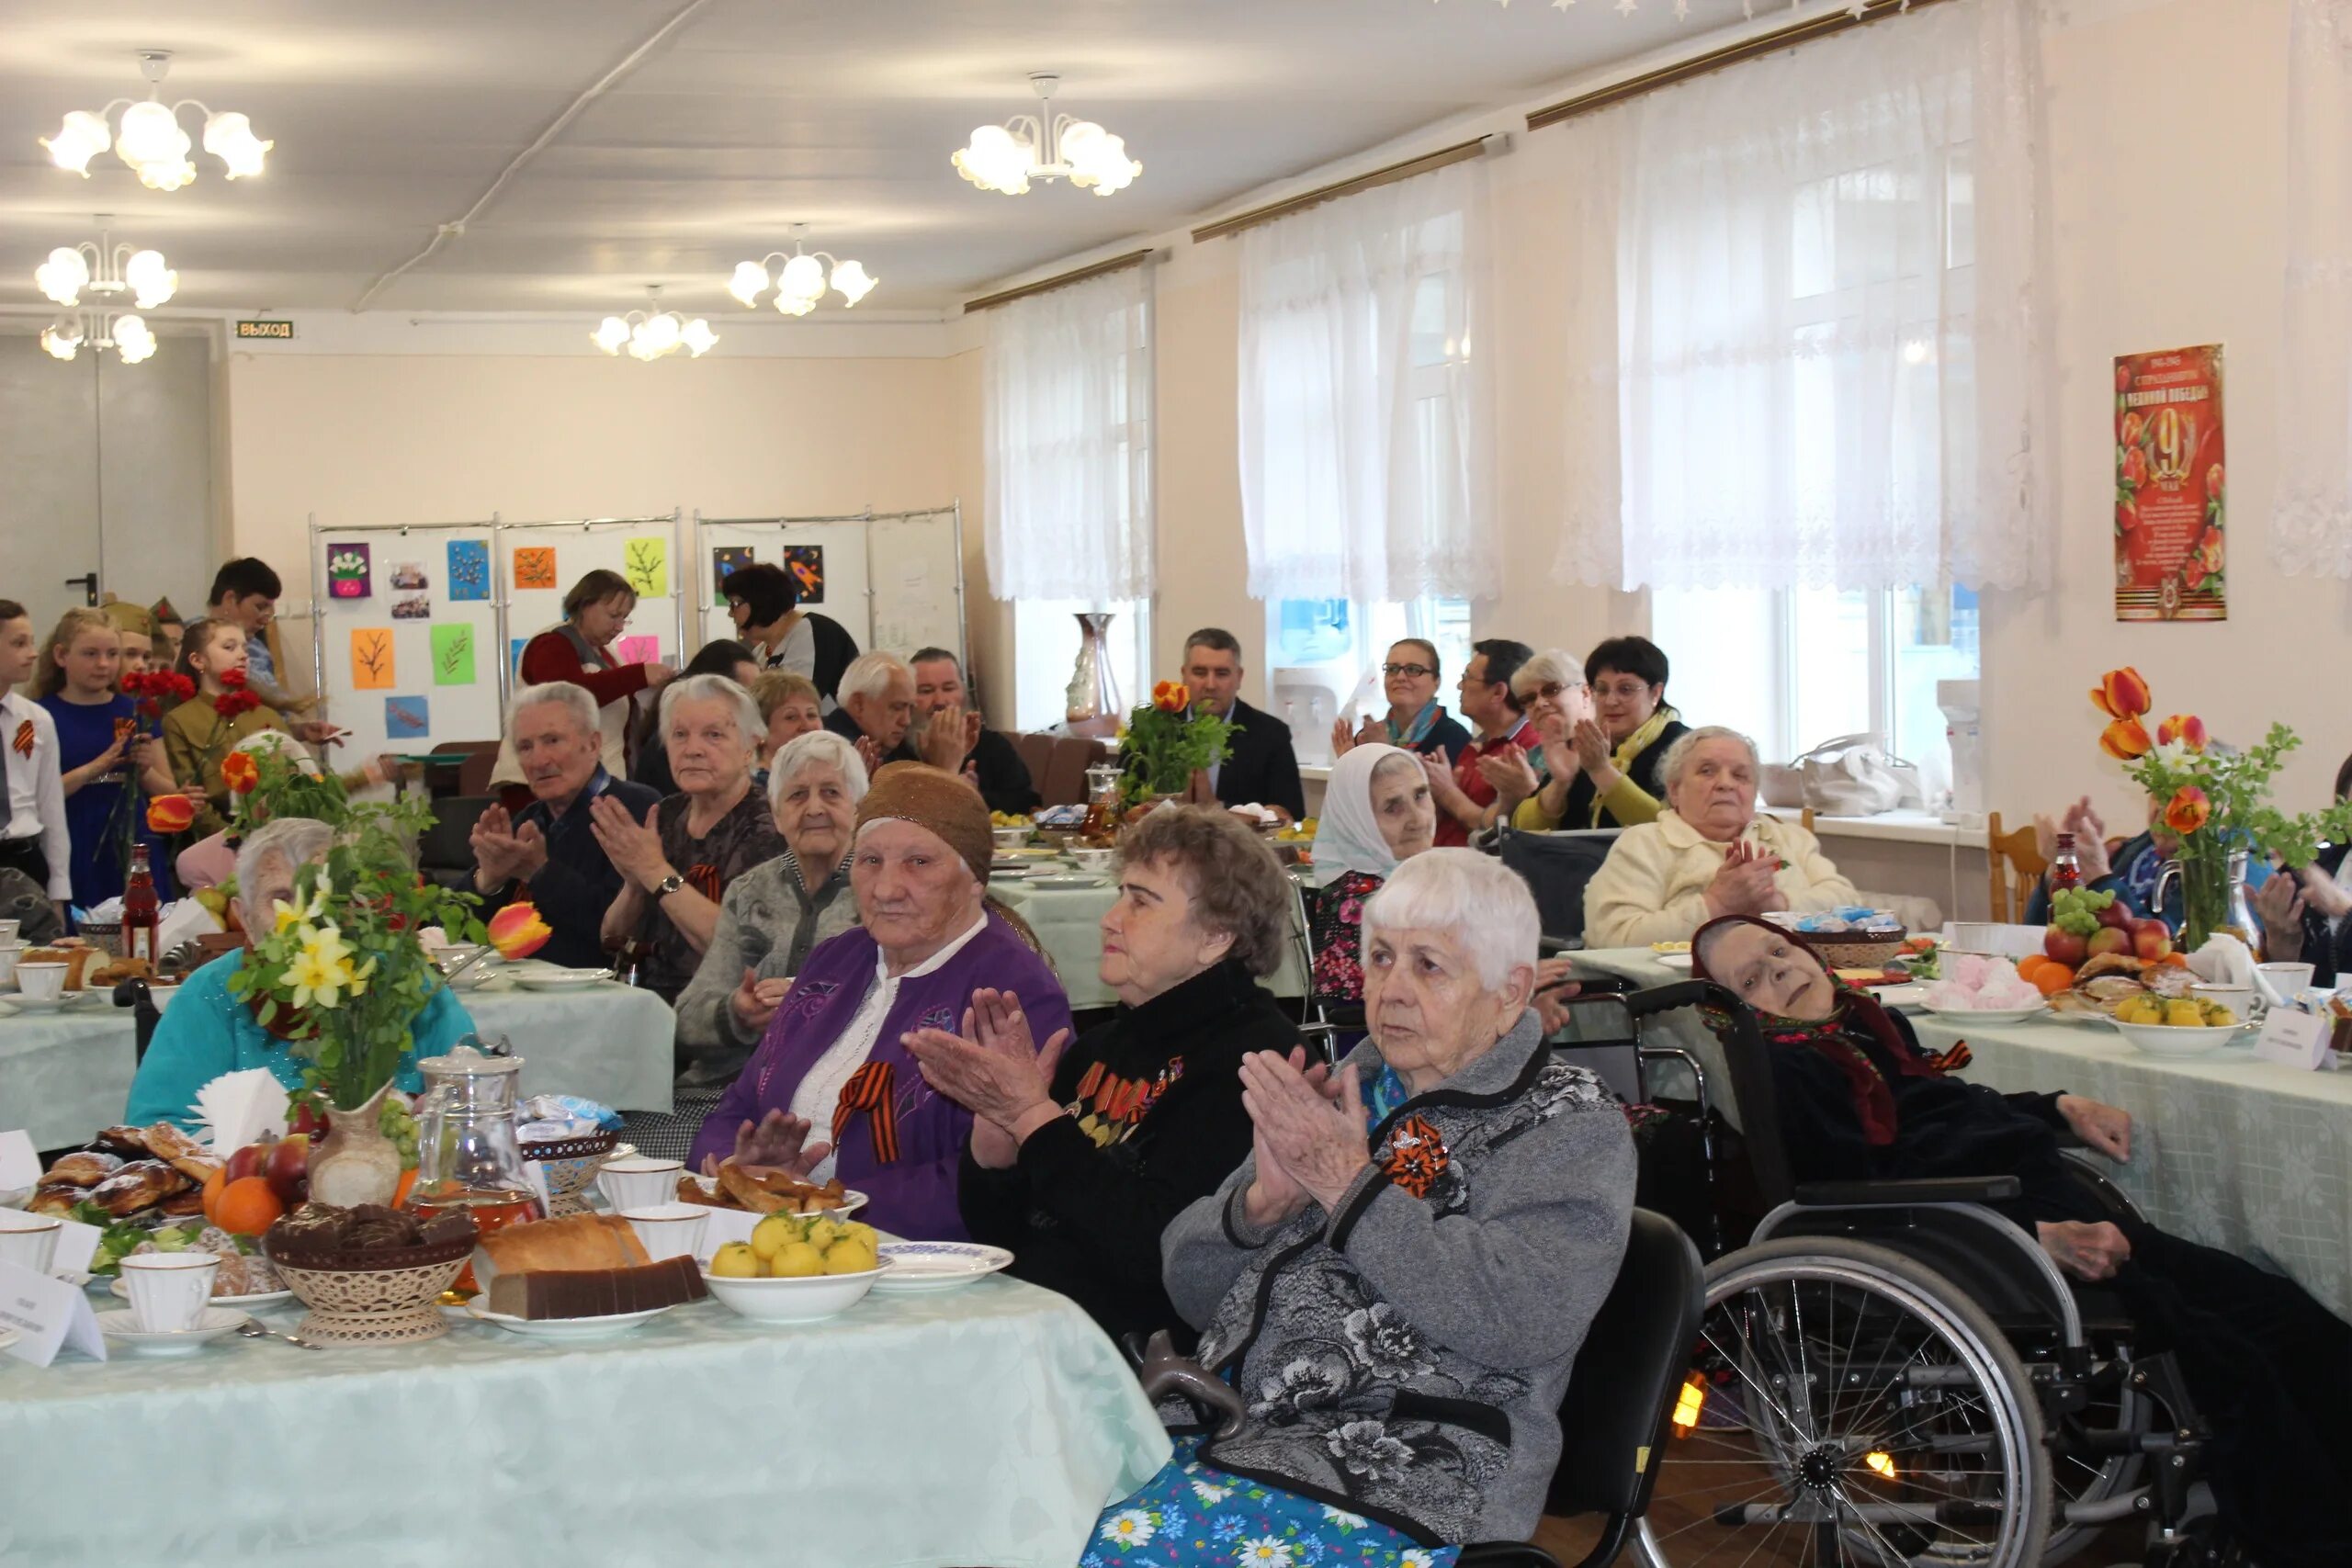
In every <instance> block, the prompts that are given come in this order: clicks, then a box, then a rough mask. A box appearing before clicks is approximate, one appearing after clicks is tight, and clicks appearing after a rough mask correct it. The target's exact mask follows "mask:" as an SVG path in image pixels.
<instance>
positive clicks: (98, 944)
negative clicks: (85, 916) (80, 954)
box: [74, 920, 122, 967]
mask: <svg viewBox="0 0 2352 1568" xmlns="http://www.w3.org/2000/svg"><path fill="white" fill-rule="evenodd" d="M74 935H75V936H78V937H80V938H81V939H82V940H83V941H84V942H88V943H89V944H90V945H91V946H92V947H95V948H96V949H97V950H98V951H99V952H100V953H105V954H106V955H107V957H108V958H120V957H121V956H122V922H121V921H120V920H116V921H114V922H113V923H112V924H108V923H107V922H106V921H103V920H84V921H83V922H82V923H81V924H80V925H78V926H76V927H74ZM93 967H96V966H95V965H93Z"/></svg>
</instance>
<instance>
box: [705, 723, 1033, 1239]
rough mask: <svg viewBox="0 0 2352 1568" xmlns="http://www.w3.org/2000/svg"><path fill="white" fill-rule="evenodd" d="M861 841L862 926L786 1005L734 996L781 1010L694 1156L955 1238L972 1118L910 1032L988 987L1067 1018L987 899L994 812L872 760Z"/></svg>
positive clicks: (854, 883) (835, 944) (826, 953)
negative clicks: (921, 1063) (835, 1191)
mask: <svg viewBox="0 0 2352 1568" xmlns="http://www.w3.org/2000/svg"><path fill="white" fill-rule="evenodd" d="M855 844H856V848H855V850H854V852H853V855H852V857H851V861H850V890H851V892H852V893H853V894H854V896H855V897H856V898H857V908H858V921H859V923H858V927H857V929H855V930H853V931H844V932H842V934H841V935H839V936H837V937H834V938H833V939H831V941H830V942H821V943H820V944H819V945H818V946H817V947H816V948H815V949H814V950H813V951H812V952H811V953H809V960H808V962H807V963H806V964H803V965H802V967H801V970H800V973H799V974H798V975H797V976H794V977H793V980H792V987H791V990H790V992H789V993H788V994H787V995H786V997H785V998H784V999H783V1001H782V1002H781V1004H773V1003H767V1002H763V1001H762V1000H761V998H760V993H759V992H758V990H757V989H756V988H754V989H753V991H752V996H751V997H750V998H741V1008H740V1010H742V1011H744V1012H747V1013H753V1014H754V1016H755V1012H754V1010H756V1009H757V1008H759V1007H761V1006H774V1007H775V1016H774V1017H773V1018H772V1019H771V1020H770V1021H769V1022H768V1026H767V1032H766V1034H765V1035H764V1036H763V1038H762V1040H761V1042H760V1047H759V1049H758V1050H757V1051H755V1052H753V1053H752V1059H751V1060H750V1061H749V1062H747V1063H745V1064H744V1066H743V1071H742V1073H741V1076H739V1077H737V1078H736V1080H735V1082H734V1084H733V1085H732V1087H730V1088H729V1089H728V1090H727V1093H726V1094H725V1096H724V1097H722V1098H721V1099H720V1100H719V1102H718V1109H717V1110H716V1111H712V1112H711V1113H710V1117H709V1119H708V1120H707V1121H706V1122H703V1125H702V1133H701V1134H700V1135H699V1136H698V1137H696V1138H695V1145H694V1155H693V1157H694V1160H695V1163H696V1164H697V1165H698V1166H699V1167H700V1168H702V1169H704V1170H705V1171H711V1170H716V1169H717V1168H718V1163H719V1162H720V1161H721V1160H726V1159H731V1160H733V1161H735V1162H736V1163H737V1164H739V1165H743V1166H749V1167H756V1168H763V1169H781V1170H787V1171H790V1172H792V1173H793V1174H794V1175H797V1176H802V1177H806V1178H807V1179H810V1180H813V1181H823V1180H826V1179H828V1178H831V1177H839V1178H840V1179H841V1181H842V1185H843V1186H845V1187H848V1188H851V1189H853V1190H856V1191H860V1192H864V1193H865V1194H866V1195H867V1197H868V1198H869V1199H871V1200H872V1201H871V1202H870V1203H869V1205H868V1206H867V1207H866V1209H865V1211H864V1212H863V1213H860V1214H859V1215H858V1218H859V1219H861V1220H865V1221H866V1222H868V1223H869V1224H875V1225H877V1226H879V1227H881V1228H882V1229H883V1230H886V1231H890V1232H893V1233H895V1234H896V1235H902V1236H906V1237H909V1238H910V1239H916V1240H924V1241H941V1240H944V1241H960V1240H963V1239H964V1235H965V1233H964V1222H963V1220H962V1217H961V1216H960V1214H959V1213H957V1209H956V1174H957V1166H958V1162H959V1161H960V1159H961V1158H962V1156H963V1152H964V1145H966V1143H967V1142H968V1141H969V1140H970V1137H971V1133H972V1113H971V1112H970V1111H967V1110H966V1109H965V1108H964V1107H963V1106H961V1105H958V1104H957V1103H956V1101H954V1100H949V1099H947V1098H946V1097H945V1096H944V1095H942V1094H940V1093H939V1092H938V1091H937V1090H936V1089H933V1088H932V1087H931V1086H930V1085H929V1084H928V1083H926V1082H924V1081H923V1076H922V1070H921V1069H920V1068H919V1067H918V1066H916V1064H915V1060H914V1057H913V1056H912V1055H910V1054H909V1053H908V1051H907V1048H906V1045H905V1043H904V1041H905V1037H906V1036H907V1035H909V1034H910V1033H912V1032H915V1031H916V1030H919V1029H945V1030H957V1029H960V1028H961V1027H962V1026H963V1021H964V1018H965V1014H966V1011H967V1010H968V1009H969V1008H970V1007H971V1005H972V993H973V992H974V991H976V990H978V989H980V988H982V987H989V988H990V989H994V990H1001V991H1009V992H1012V994H1013V995H1015V996H1016V997H1018V998H1019V999H1020V1004H1021V1007H1022V1010H1023V1011H1024V1012H1025V1013H1027V1014H1028V1016H1029V1019H1030V1024H1031V1028H1032V1030H1033V1031H1034V1032H1035V1036H1036V1038H1038V1039H1040V1040H1048V1041H1050V1040H1053V1038H1054V1036H1055V1034H1056V1032H1057V1031H1061V1030H1066V1029H1068V1028H1069V998H1068V997H1066V996H1064V995H1063V993H1062V987H1061V982H1060V981H1058V980H1057V979H1056V978H1055V977H1054V972H1053V970H1052V969H1051V968H1050V967H1049V966H1048V965H1047V964H1046V961H1045V960H1044V959H1043V958H1042V957H1040V956H1038V954H1037V953H1036V952H1035V950H1034V949H1033V948H1032V947H1031V946H1030V945H1029V943H1028V942H1026V941H1025V940H1023V936H1022V934H1021V933H1020V932H1019V931H1016V930H1015V929H1014V927H1013V925H1012V923H1011V922H1010V921H1009V920H1007V919H1006V918H1005V916H1004V915H1003V914H1002V913H1001V912H1000V911H998V910H997V909H995V908H992V907H990V906H989V903H988V902H987V898H988V874H989V857H990V854H991V852H992V845H991V842H990V840H989V814H988V807H987V806H986V805H985V804H983V803H982V801H981V800H980V797H979V796H978V795H977V794H975V793H974V792H973V790H972V788H971V786H970V785H968V784H965V783H964V782H963V781H962V780H960V779H957V778H955V777H953V776H951V775H949V774H947V773H942V772H940V771H939V770H938V769H936V768H931V767H926V766H924V765H922V763H918V762H899V763H895V764H893V765H891V766H889V767H887V768H884V769H883V770H881V771H880V772H879V773H876V774H875V775H874V784H873V787H872V788H871V789H870V790H868V791H867V792H866V795H865V799H864V800H863V801H861V802H860V803H859V805H858V811H857V828H856V838H855ZM759 984H761V983H760V982H747V985H750V986H752V987H756V986H757V985H759ZM768 984H772V982H769V983H768ZM1048 1070H1050V1067H1049V1068H1048Z"/></svg>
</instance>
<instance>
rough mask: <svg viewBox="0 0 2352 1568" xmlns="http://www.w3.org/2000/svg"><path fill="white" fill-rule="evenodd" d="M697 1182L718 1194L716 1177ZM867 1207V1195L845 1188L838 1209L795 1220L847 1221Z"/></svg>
mask: <svg viewBox="0 0 2352 1568" xmlns="http://www.w3.org/2000/svg"><path fill="white" fill-rule="evenodd" d="M695 1181H696V1182H697V1183H699V1184H700V1185H701V1187H702V1190H704V1191H706V1192H716V1191H718V1178H717V1177H715V1176H697V1177H695ZM863 1208H865V1193H863V1192H860V1191H859V1190H857V1189H856V1188H854V1187H844V1188H842V1201H841V1204H840V1206H839V1207H838V1208H830V1209H820V1210H818V1211H817V1212H816V1213H809V1214H795V1215H794V1216H793V1218H794V1219H797V1220H813V1219H816V1218H818V1217H820V1216H822V1217H824V1218H826V1219H833V1220H845V1219H847V1218H849V1216H850V1215H852V1214H854V1213H857V1212H858V1211H859V1210H860V1209H863ZM711 1213H714V1214H741V1215H742V1216H743V1217H744V1218H746V1219H749V1220H753V1221H758V1220H764V1219H766V1218H767V1216H766V1215H765V1214H754V1213H752V1212H751V1211H750V1210H749V1209H713V1210H711Z"/></svg>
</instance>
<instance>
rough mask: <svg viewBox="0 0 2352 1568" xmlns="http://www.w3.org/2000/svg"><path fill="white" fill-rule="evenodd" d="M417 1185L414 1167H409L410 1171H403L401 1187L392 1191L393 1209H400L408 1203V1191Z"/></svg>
mask: <svg viewBox="0 0 2352 1568" xmlns="http://www.w3.org/2000/svg"><path fill="white" fill-rule="evenodd" d="M415 1185H416V1168H415V1167H414V1166H411V1167H409V1168H408V1169H406V1170H403V1171H401V1179H400V1185H399V1186H397V1187H395V1188H393V1189H392V1204H391V1206H392V1207H393V1208H395V1209H397V1208H399V1207H400V1206H401V1204H402V1203H405V1202H407V1201H408V1190H409V1189H410V1188H412V1187H413V1186H415Z"/></svg>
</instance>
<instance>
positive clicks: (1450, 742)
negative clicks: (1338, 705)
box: [1331, 637, 1470, 766]
mask: <svg viewBox="0 0 2352 1568" xmlns="http://www.w3.org/2000/svg"><path fill="white" fill-rule="evenodd" d="M1439 673H1440V671H1439V669H1438V661H1437V644H1435V643H1433V642H1430V641H1428V640H1426V639H1424V638H1421V637H1406V638H1405V639H1403V640H1402V641H1400V642H1397V643H1393V644H1391V645H1390V647H1389V649H1388V659H1387V661H1386V662H1385V663H1384V664H1382V665H1381V667H1380V676H1381V687H1382V689H1383V690H1384V691H1385V692H1386V693H1387V694H1388V716H1387V717H1386V718H1367V719H1365V720H1364V721H1363V728H1361V729H1358V730H1355V731H1353V732H1352V733H1351V732H1350V730H1349V728H1348V721H1347V718H1346V717H1345V716H1340V717H1339V718H1335V719H1333V720H1332V721H1331V758H1332V760H1333V761H1338V760H1339V759H1340V758H1341V757H1344V756H1346V755H1347V754H1348V753H1349V752H1350V751H1351V750H1353V749H1354V748H1356V747H1358V746H1363V745H1367V744H1370V743H1371V742H1374V741H1378V742H1380V743H1381V744H1382V745H1385V746H1395V747H1397V748H1398V749H1400V750H1407V751H1412V752H1416V753H1418V754H1419V755H1421V756H1424V757H1428V756H1435V755H1437V754H1438V753H1440V752H1442V753H1444V756H1445V761H1446V763H1447V765H1448V766H1452V765H1453V762H1454V761H1455V760H1456V759H1457V758H1459V757H1460V756H1461V755H1462V749H1463V748H1464V746H1467V745H1469V744H1470V732H1469V731H1468V730H1466V729H1464V728H1462V721H1461V720H1459V719H1457V718H1453V717H1452V716H1449V715H1448V714H1447V713H1446V711H1445V707H1444V705H1442V704H1441V703H1440V702H1439V701H1438V700H1437V687H1438V676H1439Z"/></svg>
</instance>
